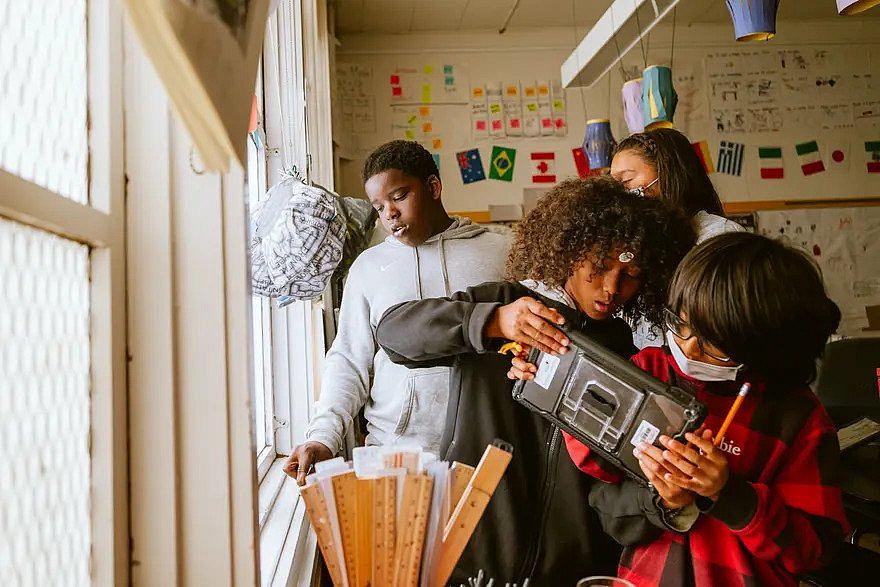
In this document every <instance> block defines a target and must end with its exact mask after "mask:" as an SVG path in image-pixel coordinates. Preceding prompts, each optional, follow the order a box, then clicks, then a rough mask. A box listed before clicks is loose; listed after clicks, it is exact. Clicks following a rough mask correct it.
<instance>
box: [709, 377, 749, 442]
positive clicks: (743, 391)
mask: <svg viewBox="0 0 880 587" xmlns="http://www.w3.org/2000/svg"><path fill="white" fill-rule="evenodd" d="M751 387H752V386H751V384H749V383H743V386H742V387H740V388H739V393H738V394H736V399H735V400H733V405H731V406H730V411H728V412H727V417H726V418H724V424H722V425H721V429H720V430H718V433H717V434H716V435H715V440H714V441H712V444H713V445H715V446H718V445H719V444H721V441H722V440H724V435H725V434H726V433H727V429H728V428H730V424H731V422H733V419H734V417H736V413H737V412H738V411H739V407H740V406H741V405H742V403H743V400H744V399H745V398H746V395H748V393H749V389H751Z"/></svg>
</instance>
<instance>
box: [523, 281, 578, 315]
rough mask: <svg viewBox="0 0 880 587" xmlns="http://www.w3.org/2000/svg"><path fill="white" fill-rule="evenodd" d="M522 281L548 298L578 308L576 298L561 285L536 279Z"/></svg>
mask: <svg viewBox="0 0 880 587" xmlns="http://www.w3.org/2000/svg"><path fill="white" fill-rule="evenodd" d="M520 283H521V284H523V285H524V286H526V287H527V288H529V289H530V290H532V291H533V292H535V293H537V294H540V295H542V296H544V297H545V298H547V299H550V300H553V301H554V302H559V303H560V304H565V305H566V306H568V307H569V308H574V309H575V310H577V309H578V307H577V304H576V303H575V301H574V298H572V297H571V296H570V295H568V292H567V291H565V290H564V289H563V288H561V287H550V286H549V285H547V284H546V283H544V282H542V281H535V280H534V279H524V280H523V281H520Z"/></svg>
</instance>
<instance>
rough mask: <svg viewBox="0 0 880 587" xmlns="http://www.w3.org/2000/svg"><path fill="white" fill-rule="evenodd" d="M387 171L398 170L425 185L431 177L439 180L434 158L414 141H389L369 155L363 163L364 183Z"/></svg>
mask: <svg viewBox="0 0 880 587" xmlns="http://www.w3.org/2000/svg"><path fill="white" fill-rule="evenodd" d="M389 169H399V170H400V171H402V172H404V173H406V174H407V175H411V176H412V177H416V178H418V179H420V180H422V181H423V182H424V183H425V185H427V184H428V180H429V179H430V178H431V177H432V176H433V177H436V178H438V179H439V178H440V171H439V170H438V169H437V164H436V163H435V162H434V157H432V156H431V153H429V152H428V150H427V149H425V148H424V147H423V146H421V145H420V144H418V143H417V142H415V141H402V140H397V141H389V142H387V143H385V144H384V145H382V146H380V147H378V148H377V149H376V150H375V151H373V152H372V153H370V155H369V156H368V157H367V160H366V161H364V170H363V180H364V183H367V180H368V179H370V178H371V177H373V176H374V175H376V174H377V173H382V172H383V171H387V170H389Z"/></svg>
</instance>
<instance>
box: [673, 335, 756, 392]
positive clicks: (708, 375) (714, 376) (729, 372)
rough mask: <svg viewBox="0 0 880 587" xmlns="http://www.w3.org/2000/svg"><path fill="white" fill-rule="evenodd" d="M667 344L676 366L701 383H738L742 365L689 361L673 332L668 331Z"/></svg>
mask: <svg viewBox="0 0 880 587" xmlns="http://www.w3.org/2000/svg"><path fill="white" fill-rule="evenodd" d="M666 342H667V343H668V344H669V350H670V351H672V358H673V359H675V364H676V365H678V368H679V369H681V372H682V373H684V374H685V375H687V376H688V377H693V378H694V379H697V380H699V381H736V376H737V374H738V373H739V370H740V369H742V365H736V366H735V367H725V366H723V365H712V364H711V363H703V362H702V361H694V360H693V359H688V358H687V357H686V356H685V354H684V351H682V350H681V347H680V346H678V341H677V340H676V339H675V335H674V334H672V331H671V330H667V331H666Z"/></svg>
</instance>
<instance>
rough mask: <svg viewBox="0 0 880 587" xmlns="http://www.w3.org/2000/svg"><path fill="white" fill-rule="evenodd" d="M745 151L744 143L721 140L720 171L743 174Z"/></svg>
mask: <svg viewBox="0 0 880 587" xmlns="http://www.w3.org/2000/svg"><path fill="white" fill-rule="evenodd" d="M745 152H746V146H745V145H744V144H742V143H732V142H730V141H721V144H720V145H719V147H718V173H726V174H728V175H736V176H737V177H739V176H741V175H742V171H743V157H744V155H745Z"/></svg>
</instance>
